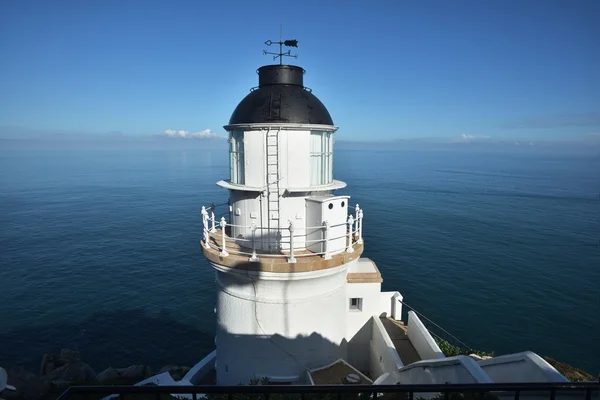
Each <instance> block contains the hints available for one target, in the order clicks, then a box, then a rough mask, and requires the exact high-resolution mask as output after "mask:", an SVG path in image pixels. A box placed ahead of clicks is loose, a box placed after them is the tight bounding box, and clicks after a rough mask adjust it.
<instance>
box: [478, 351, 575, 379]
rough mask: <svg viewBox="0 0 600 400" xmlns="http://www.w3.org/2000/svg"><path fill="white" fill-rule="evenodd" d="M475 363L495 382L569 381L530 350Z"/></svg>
mask: <svg viewBox="0 0 600 400" xmlns="http://www.w3.org/2000/svg"><path fill="white" fill-rule="evenodd" d="M477 363H478V364H479V366H480V367H481V368H482V369H483V370H484V372H485V373H486V374H487V375H488V376H489V377H490V378H491V379H492V381H494V382H496V383H503V382H568V381H569V380H568V379H567V378H565V377H564V376H563V375H562V374H561V373H560V372H558V371H557V370H556V369H555V368H554V367H553V366H552V365H550V364H548V362H547V361H546V360H544V359H543V358H542V357H540V356H538V355H537V354H535V353H533V352H531V351H525V352H522V353H515V354H508V355H505V356H499V357H493V358H490V359H487V360H481V361H478V362H477Z"/></svg>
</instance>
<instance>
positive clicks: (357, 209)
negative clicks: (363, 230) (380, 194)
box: [354, 203, 360, 220]
mask: <svg viewBox="0 0 600 400" xmlns="http://www.w3.org/2000/svg"><path fill="white" fill-rule="evenodd" d="M354 210H356V216H355V217H354V219H356V220H358V213H359V211H360V206H359V205H358V203H356V207H354Z"/></svg>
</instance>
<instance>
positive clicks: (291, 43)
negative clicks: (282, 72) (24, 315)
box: [263, 25, 298, 65]
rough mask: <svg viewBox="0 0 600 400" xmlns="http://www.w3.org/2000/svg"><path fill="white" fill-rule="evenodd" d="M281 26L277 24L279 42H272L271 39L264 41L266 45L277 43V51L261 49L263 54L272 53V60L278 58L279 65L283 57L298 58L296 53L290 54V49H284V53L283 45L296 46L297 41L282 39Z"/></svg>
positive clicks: (281, 63)
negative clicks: (284, 50)
mask: <svg viewBox="0 0 600 400" xmlns="http://www.w3.org/2000/svg"><path fill="white" fill-rule="evenodd" d="M282 38H283V27H282V25H279V42H274V41H272V40H267V41H266V42H265V44H266V45H267V46H270V45H272V44H278V45H279V53H273V52H270V51H266V50H263V54H264V55H266V54H273V60H277V58H279V65H283V57H284V56H286V57H293V58H298V54H291V50H288V51H286V52H285V53H284V52H283V46H287V47H298V41H297V40H283V39H282Z"/></svg>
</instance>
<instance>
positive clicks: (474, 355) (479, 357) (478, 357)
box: [469, 354, 484, 361]
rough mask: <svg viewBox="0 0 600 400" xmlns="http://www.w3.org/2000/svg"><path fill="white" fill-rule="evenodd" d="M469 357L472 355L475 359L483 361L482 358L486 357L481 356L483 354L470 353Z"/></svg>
mask: <svg viewBox="0 0 600 400" xmlns="http://www.w3.org/2000/svg"><path fill="white" fill-rule="evenodd" d="M469 357H471V358H472V359H473V360H475V361H481V360H483V359H484V358H483V357H481V356H479V355H477V354H469Z"/></svg>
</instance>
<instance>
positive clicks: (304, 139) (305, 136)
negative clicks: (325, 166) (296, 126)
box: [280, 131, 310, 188]
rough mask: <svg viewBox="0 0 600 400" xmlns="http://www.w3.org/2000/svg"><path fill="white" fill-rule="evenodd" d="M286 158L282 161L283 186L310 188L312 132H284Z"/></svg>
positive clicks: (282, 136)
mask: <svg viewBox="0 0 600 400" xmlns="http://www.w3.org/2000/svg"><path fill="white" fill-rule="evenodd" d="M282 132H283V133H282V134H281V138H282V141H283V142H284V143H285V152H286V153H287V154H286V156H285V157H284V158H282V159H280V160H281V161H284V162H283V163H282V167H283V168H282V172H283V176H284V180H283V184H284V185H285V187H289V188H303V187H308V186H310V131H282Z"/></svg>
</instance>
